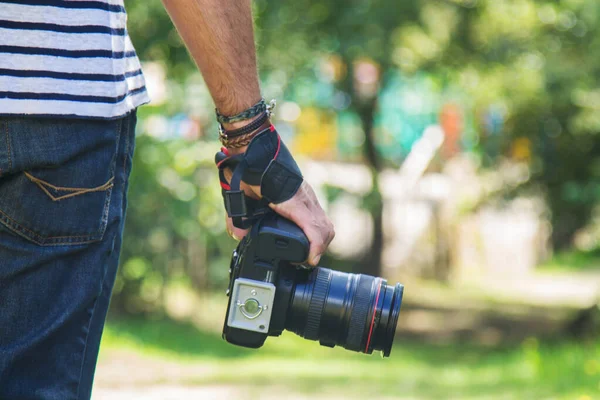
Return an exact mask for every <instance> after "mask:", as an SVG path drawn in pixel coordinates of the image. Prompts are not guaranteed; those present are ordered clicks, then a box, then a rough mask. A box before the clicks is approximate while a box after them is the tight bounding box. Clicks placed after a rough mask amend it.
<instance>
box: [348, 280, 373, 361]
mask: <svg viewBox="0 0 600 400" xmlns="http://www.w3.org/2000/svg"><path fill="white" fill-rule="evenodd" d="M358 279H359V280H358V289H357V290H356V294H355V295H354V304H353V306H354V308H353V310H352V315H351V316H350V326H349V327H348V336H347V337H346V346H347V347H346V348H347V349H350V350H355V351H361V352H363V353H364V349H363V344H362V342H363V337H364V335H365V330H366V329H368V327H367V325H370V324H367V316H368V315H369V310H370V308H371V301H370V299H371V289H372V287H373V281H374V279H373V277H371V276H368V275H360V276H359V278H358Z"/></svg>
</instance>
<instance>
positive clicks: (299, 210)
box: [225, 150, 335, 267]
mask: <svg viewBox="0 0 600 400" xmlns="http://www.w3.org/2000/svg"><path fill="white" fill-rule="evenodd" d="M238 152H243V150H238ZM231 176H232V172H231V170H229V169H227V170H225V178H226V179H227V181H231ZM240 187H241V189H242V190H243V191H244V193H245V194H246V196H248V197H252V198H256V199H259V198H261V194H260V186H250V185H247V184H245V183H244V182H242V183H241V185H240ZM269 206H270V207H271V209H273V211H275V212H276V213H277V214H279V215H281V216H282V217H285V218H287V219H289V220H291V221H293V222H295V223H296V225H298V226H299V227H300V228H301V229H302V230H303V231H304V233H305V234H306V237H308V241H309V242H310V251H309V255H308V262H309V264H310V265H312V266H315V267H316V266H317V265H318V263H319V260H320V259H321V256H322V255H323V253H324V252H325V250H327V247H328V246H329V243H331V241H332V240H333V238H334V237H335V231H334V228H333V224H332V223H331V221H330V220H329V218H328V217H327V215H326V214H325V211H324V210H323V208H321V205H320V204H319V201H318V200H317V196H316V195H315V192H314V191H313V189H312V188H311V187H310V185H309V184H308V183H306V181H304V182H302V185H301V186H300V188H299V189H298V191H297V192H296V194H295V195H294V197H292V198H291V199H289V200H287V201H284V202H283V203H279V204H270V205H269ZM227 232H228V233H229V234H230V235H231V236H232V237H233V238H234V239H236V240H240V239H242V238H243V237H244V236H245V235H246V234H247V233H248V230H247V229H240V228H236V227H235V226H233V222H232V220H231V218H227Z"/></svg>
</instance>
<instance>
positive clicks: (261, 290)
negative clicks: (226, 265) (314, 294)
mask: <svg viewBox="0 0 600 400" xmlns="http://www.w3.org/2000/svg"><path fill="white" fill-rule="evenodd" d="M308 250H309V242H308V239H307V237H306V235H305V234H304V232H302V230H301V229H300V228H299V227H298V226H297V225H296V224H294V223H293V222H291V221H289V220H287V219H285V218H281V217H278V216H277V215H275V214H273V213H269V214H267V215H266V216H265V217H263V218H262V219H261V220H260V221H259V222H257V223H255V224H254V225H253V226H252V228H251V231H250V232H249V233H248V234H247V235H246V236H245V237H244V239H243V240H242V241H241V242H240V243H239V245H238V246H237V248H236V250H234V252H233V257H232V259H231V267H230V273H229V274H230V276H229V278H230V279H229V289H228V290H227V295H228V296H229V303H228V305H227V315H226V317H225V324H224V326H223V338H224V339H225V340H227V341H228V342H230V343H232V344H235V345H238V346H244V347H250V348H259V347H261V346H262V345H263V344H264V342H265V340H266V338H267V336H279V335H281V333H282V332H283V330H284V329H285V322H286V317H287V314H288V305H289V303H290V299H291V297H292V295H293V288H294V284H295V282H296V281H297V280H299V279H307V277H308V275H309V272H310V271H309V270H308V269H307V268H305V267H303V266H301V265H300V263H303V262H305V261H306V259H307V257H308Z"/></svg>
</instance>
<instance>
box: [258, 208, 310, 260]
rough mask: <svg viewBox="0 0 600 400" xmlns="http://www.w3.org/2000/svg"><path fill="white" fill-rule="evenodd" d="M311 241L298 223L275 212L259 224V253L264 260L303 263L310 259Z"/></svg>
mask: <svg viewBox="0 0 600 400" xmlns="http://www.w3.org/2000/svg"><path fill="white" fill-rule="evenodd" d="M309 248H310V242H309V241H308V238H307V237H306V235H305V234H304V232H303V231H302V229H300V227H299V226H298V225H296V224H295V223H293V222H292V221H290V220H289V219H286V218H284V217H282V216H280V215H277V214H275V213H269V214H267V215H266V216H265V217H263V218H262V219H261V221H260V224H259V226H258V255H259V257H260V258H261V259H264V260H275V259H278V260H282V261H287V262H290V263H295V264H301V263H304V262H305V261H306V260H307V259H308V250H309Z"/></svg>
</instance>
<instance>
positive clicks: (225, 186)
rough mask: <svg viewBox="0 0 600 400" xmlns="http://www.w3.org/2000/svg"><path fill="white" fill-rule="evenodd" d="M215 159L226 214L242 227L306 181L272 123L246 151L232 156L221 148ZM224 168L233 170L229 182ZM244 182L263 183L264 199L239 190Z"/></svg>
mask: <svg viewBox="0 0 600 400" xmlns="http://www.w3.org/2000/svg"><path fill="white" fill-rule="evenodd" d="M215 162H216V164H217V168H219V179H220V181H221V187H222V195H223V199H224V203H225V210H226V211H227V215H229V217H231V218H232V220H233V225H234V226H236V227H238V228H242V229H246V228H248V227H250V226H251V225H252V224H253V223H254V222H255V221H256V219H258V217H260V216H261V215H263V214H265V213H266V212H268V211H269V207H268V205H269V203H274V204H278V203H282V202H284V201H286V200H288V199H290V198H292V197H293V196H294V195H295V194H296V192H297V191H298V189H299V188H300V185H301V184H302V181H303V178H302V173H301V172H300V169H299V168H298V165H297V164H296V161H295V160H294V158H293V157H292V155H291V153H290V152H289V150H288V149H287V147H286V146H285V144H284V143H283V141H282V140H281V137H280V136H279V134H278V133H277V131H276V130H275V127H274V126H273V125H271V127H270V128H267V129H265V130H263V131H262V132H260V133H259V134H258V135H256V136H255V137H254V138H253V139H252V141H251V142H250V144H249V145H248V148H247V150H246V152H245V153H244V154H238V155H234V156H229V155H228V154H227V152H226V149H222V151H220V152H218V153H217V154H216V157H215ZM225 168H231V170H232V171H233V176H232V178H231V182H230V183H227V180H226V179H225V174H224V172H223V170H224V169H225ZM242 181H244V182H245V183H247V184H249V185H254V186H258V185H260V189H261V195H262V199H260V200H259V199H253V198H251V197H248V196H246V195H245V194H244V191H243V190H241V189H240V183H241V182H242Z"/></svg>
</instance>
